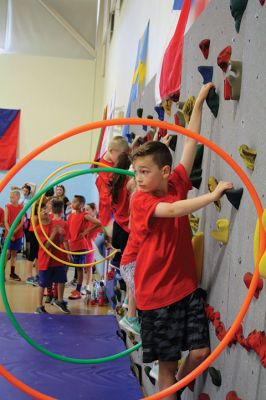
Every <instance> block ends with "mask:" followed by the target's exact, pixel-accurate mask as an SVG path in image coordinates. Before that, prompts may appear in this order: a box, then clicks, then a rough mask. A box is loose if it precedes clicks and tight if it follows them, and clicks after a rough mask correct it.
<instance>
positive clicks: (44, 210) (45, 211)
mask: <svg viewBox="0 0 266 400" xmlns="http://www.w3.org/2000/svg"><path fill="white" fill-rule="evenodd" d="M40 217H41V220H42V221H45V220H46V219H47V218H49V214H48V208H47V207H46V206H45V207H42V208H41V211H40Z"/></svg>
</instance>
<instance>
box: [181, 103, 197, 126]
mask: <svg viewBox="0 0 266 400" xmlns="http://www.w3.org/2000/svg"><path fill="white" fill-rule="evenodd" d="M195 101H196V98H195V96H189V98H188V99H187V101H185V103H184V105H183V109H182V111H183V114H184V117H185V120H186V123H187V124H188V123H189V121H190V117H191V114H192V111H193V108H194V105H195Z"/></svg>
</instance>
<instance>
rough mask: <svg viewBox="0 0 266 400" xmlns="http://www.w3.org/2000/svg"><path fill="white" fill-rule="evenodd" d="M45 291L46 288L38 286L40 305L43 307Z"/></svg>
mask: <svg viewBox="0 0 266 400" xmlns="http://www.w3.org/2000/svg"><path fill="white" fill-rule="evenodd" d="M43 293H44V288H43V287H41V286H39V288H38V307H42V305H43Z"/></svg>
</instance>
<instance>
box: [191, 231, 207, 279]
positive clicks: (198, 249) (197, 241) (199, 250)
mask: <svg viewBox="0 0 266 400" xmlns="http://www.w3.org/2000/svg"><path fill="white" fill-rule="evenodd" d="M192 247H193V251H194V257H195V266H196V274H197V279H198V283H200V282H201V277H202V270H203V255H204V233H203V232H197V233H196V234H195V235H194V236H193V237H192Z"/></svg>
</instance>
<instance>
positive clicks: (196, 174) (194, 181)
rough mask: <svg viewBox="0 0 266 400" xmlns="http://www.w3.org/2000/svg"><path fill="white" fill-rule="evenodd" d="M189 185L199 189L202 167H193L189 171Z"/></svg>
mask: <svg viewBox="0 0 266 400" xmlns="http://www.w3.org/2000/svg"><path fill="white" fill-rule="evenodd" d="M189 179H190V182H191V185H192V186H193V187H194V188H196V189H199V188H200V185H201V182H202V169H201V168H199V169H195V170H194V171H192V172H191V175H190V177H189Z"/></svg>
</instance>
